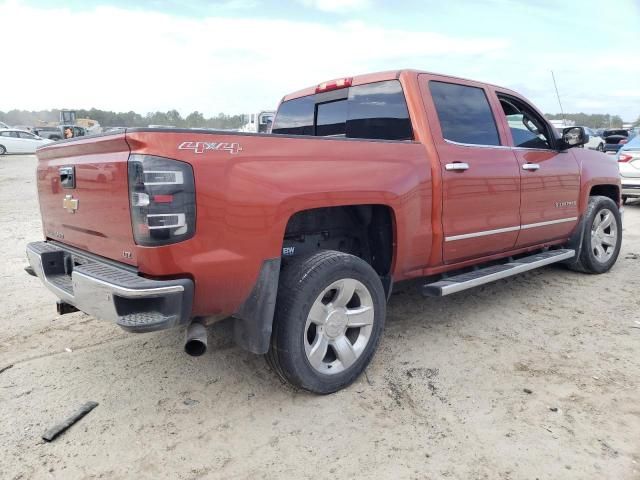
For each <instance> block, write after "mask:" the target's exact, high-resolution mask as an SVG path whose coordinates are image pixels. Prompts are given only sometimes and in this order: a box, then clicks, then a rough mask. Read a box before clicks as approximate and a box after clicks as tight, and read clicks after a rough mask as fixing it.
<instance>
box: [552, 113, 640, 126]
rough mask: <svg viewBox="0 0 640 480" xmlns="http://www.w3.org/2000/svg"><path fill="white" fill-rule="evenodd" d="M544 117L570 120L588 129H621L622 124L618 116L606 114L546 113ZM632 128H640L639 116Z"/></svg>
mask: <svg viewBox="0 0 640 480" xmlns="http://www.w3.org/2000/svg"><path fill="white" fill-rule="evenodd" d="M545 117H547V119H549V120H562V119H567V120H572V121H574V122H575V124H576V125H578V126H581V127H590V128H621V127H622V124H623V123H624V122H623V120H622V118H621V117H620V116H619V115H610V114H608V113H604V114H603V113H592V114H588V113H565V114H564V115H563V114H562V113H546V114H545ZM634 126H640V116H639V117H638V119H637V120H636V121H635V123H634Z"/></svg>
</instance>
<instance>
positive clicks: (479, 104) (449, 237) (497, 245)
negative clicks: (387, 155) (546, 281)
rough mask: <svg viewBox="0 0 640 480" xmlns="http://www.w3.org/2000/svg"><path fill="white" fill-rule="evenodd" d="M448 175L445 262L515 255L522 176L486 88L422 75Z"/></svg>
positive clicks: (433, 129)
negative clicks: (511, 253)
mask: <svg viewBox="0 0 640 480" xmlns="http://www.w3.org/2000/svg"><path fill="white" fill-rule="evenodd" d="M420 77H421V81H420V83H421V89H422V92H423V99H424V102H425V108H426V111H427V116H428V119H429V124H430V129H431V133H432V136H433V139H434V144H435V146H436V150H437V152H438V156H439V159H440V168H441V172H442V185H441V188H442V229H443V235H444V242H443V259H444V262H445V263H454V262H459V261H462V260H465V259H468V258H478V257H483V256H488V255H491V254H494V253H499V252H503V251H506V250H510V249H512V248H513V247H514V245H515V242H516V239H517V237H518V232H519V228H520V171H519V165H518V162H517V160H516V158H515V156H514V153H513V152H512V150H511V148H510V147H509V146H508V145H506V141H505V138H504V135H501V134H500V133H499V128H498V122H496V120H495V118H494V114H493V111H492V109H491V105H490V102H489V96H488V92H487V91H486V90H485V88H483V87H482V86H481V85H478V84H476V83H475V82H470V81H465V80H457V79H456V80H454V81H452V80H451V79H450V78H442V77H438V76H434V75H426V74H425V75H420Z"/></svg>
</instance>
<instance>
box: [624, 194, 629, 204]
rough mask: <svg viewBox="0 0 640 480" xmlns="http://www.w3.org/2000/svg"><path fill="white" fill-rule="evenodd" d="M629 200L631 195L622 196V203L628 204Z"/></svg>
mask: <svg viewBox="0 0 640 480" xmlns="http://www.w3.org/2000/svg"><path fill="white" fill-rule="evenodd" d="M627 200H629V197H626V196H624V195H623V196H622V204H623V205H626V204H627Z"/></svg>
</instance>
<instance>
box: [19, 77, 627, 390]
mask: <svg viewBox="0 0 640 480" xmlns="http://www.w3.org/2000/svg"><path fill="white" fill-rule="evenodd" d="M587 140H588V137H587V135H586V133H585V131H584V130H583V129H582V128H580V127H574V128H567V129H565V130H564V131H563V132H562V134H561V135H560V134H556V131H555V129H554V128H553V127H552V126H551V125H550V124H549V123H548V122H547V121H546V120H545V119H544V117H543V116H542V114H541V113H540V112H539V111H538V110H536V109H535V108H534V107H533V106H532V105H531V104H530V103H529V102H528V101H527V100H526V99H524V98H523V97H522V96H520V95H518V94H517V93H516V92H513V91H511V90H508V89H505V88H501V87H497V86H494V85H488V84H484V83H479V82H475V81H470V80H463V79H460V78H455V77H450V76H445V75H436V74H432V73H426V72H419V71H413V70H402V71H392V72H383V73H375V74H370V75H362V76H357V77H351V78H342V79H338V80H334V81H330V82H325V83H321V84H319V85H317V86H314V87H311V88H307V89H304V90H301V91H299V92H296V93H293V94H290V95H287V96H285V97H284V98H283V100H282V102H281V103H280V106H279V108H278V111H277V114H276V117H275V119H274V122H273V127H272V132H271V133H269V134H266V133H254V134H250V133H238V132H228V131H210V130H194V129H189V130H181V129H153V128H132V129H127V130H126V131H124V132H118V133H113V134H106V135H102V136H95V137H84V138H79V139H72V140H68V141H62V142H58V143H55V144H53V145H50V146H46V147H44V148H40V149H39V150H38V153H37V156H38V167H37V178H38V180H37V184H38V192H39V198H40V209H41V213H42V222H43V229H44V236H45V240H44V241H40V242H34V243H30V244H29V245H28V246H27V256H28V260H29V263H30V267H28V268H27V269H28V271H30V272H31V273H32V274H34V275H37V276H38V277H39V278H40V279H41V280H42V282H43V283H44V284H45V286H46V287H48V288H49V289H50V290H51V291H52V292H53V293H54V294H55V295H56V296H57V297H58V298H59V301H58V310H59V312H60V313H66V312H70V311H75V310H77V309H79V310H82V311H84V312H87V313H89V314H91V315H94V316H95V317H97V318H102V319H106V320H111V321H114V322H115V323H117V324H118V325H120V326H121V327H122V328H124V329H127V330H129V331H132V332H148V331H153V330H159V329H164V328H169V327H175V326H178V325H185V326H188V328H187V339H186V343H185V349H186V351H187V352H188V353H191V354H193V355H198V354H202V353H204V351H205V350H206V329H205V326H206V325H207V324H210V323H212V322H214V321H216V320H218V319H222V318H227V317H233V319H234V337H235V341H236V342H237V344H238V345H240V346H241V347H243V348H245V349H248V350H250V351H252V352H254V353H256V354H266V358H267V360H268V362H269V363H270V365H271V366H272V367H273V369H274V370H275V371H276V372H277V373H278V374H279V375H280V376H281V377H282V378H283V379H285V380H286V381H288V382H290V383H291V384H293V385H294V386H297V387H301V388H304V389H307V390H310V391H313V392H317V393H329V392H334V391H336V390H338V389H340V388H343V387H345V386H346V385H348V384H349V383H351V382H352V381H353V380H354V379H355V378H356V377H357V376H358V375H359V374H360V373H361V372H362V371H363V370H364V368H365V367H366V366H367V364H368V363H369V362H370V361H371V358H372V356H373V354H374V351H375V350H376V347H377V345H378V341H379V339H380V335H381V333H382V331H383V327H384V321H385V308H386V301H387V299H388V298H389V295H390V294H391V291H392V287H393V284H394V283H395V282H400V281H403V280H407V279H412V278H416V277H423V278H424V279H425V280H424V286H423V287H422V288H423V292H424V294H425V295H429V296H442V295H449V294H452V293H456V292H460V291H463V290H466V289H469V288H472V287H475V286H477V285H482V284H485V283H488V282H491V281H494V280H498V279H502V278H505V277H508V276H511V275H515V274H518V273H520V272H525V271H528V270H531V269H534V268H538V267H542V266H544V265H549V264H551V263H556V262H563V263H565V264H567V265H568V266H569V267H570V268H573V269H576V270H580V271H583V272H587V273H604V272H606V271H608V270H609V269H610V268H611V267H612V265H613V264H614V263H615V261H616V259H617V257H618V254H619V251H620V243H621V240H622V223H621V210H620V209H621V200H620V178H619V173H618V167H617V164H616V162H615V160H613V159H612V158H610V157H608V156H606V155H604V154H602V153H600V152H596V151H591V150H588V149H584V148H573V147H577V146H581V145H583V144H584V143H585V142H586V141H587Z"/></svg>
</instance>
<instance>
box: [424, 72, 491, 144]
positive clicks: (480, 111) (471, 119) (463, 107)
mask: <svg viewBox="0 0 640 480" xmlns="http://www.w3.org/2000/svg"><path fill="white" fill-rule="evenodd" d="M429 90H430V91H431V97H432V98H433V103H434V104H435V107H436V112H437V113H438V119H439V120H440V127H441V129H442V136H443V137H444V139H445V140H451V141H453V142H458V143H466V144H472V145H500V137H499V136H498V127H497V126H496V122H495V119H494V118H493V113H492V112H491V107H490V106H489V101H488V100H487V96H486V94H485V92H484V90H483V89H482V88H477V87H469V86H466V85H458V84H455V83H445V82H437V81H431V82H429Z"/></svg>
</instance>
